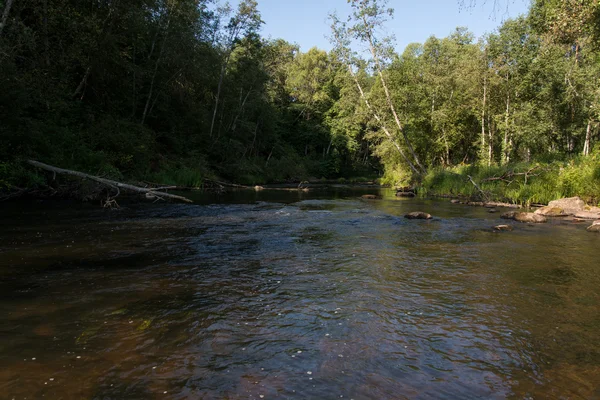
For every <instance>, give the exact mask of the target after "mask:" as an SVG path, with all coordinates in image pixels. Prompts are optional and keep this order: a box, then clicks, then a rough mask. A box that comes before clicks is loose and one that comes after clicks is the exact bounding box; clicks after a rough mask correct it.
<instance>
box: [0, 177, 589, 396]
mask: <svg viewBox="0 0 600 400" xmlns="http://www.w3.org/2000/svg"><path fill="white" fill-rule="evenodd" d="M377 192H378V189H362V190H359V191H356V190H354V191H351V190H347V189H344V188H337V189H335V190H333V191H332V190H329V191H315V192H309V193H304V192H286V191H270V190H265V191H261V192H236V193H234V194H228V195H222V196H218V195H197V196H198V197H197V199H196V200H198V202H199V204H197V205H176V204H154V205H137V206H129V207H123V208H122V209H120V210H116V211H115V210H113V211H110V210H103V209H100V208H99V207H98V206H97V205H95V204H94V205H84V206H82V205H74V204H73V205H69V206H68V207H65V205H64V204H60V205H58V206H55V205H54V206H53V205H47V204H45V203H34V204H28V205H21V206H17V205H7V206H6V207H4V208H3V210H2V211H0V218H2V221H3V224H2V226H1V227H0V398H9V399H12V398H14V399H23V398H28V399H33V398H36V399H37V398H43V397H44V398H51V399H71V398H74V399H75V398H77V399H81V398H90V399H122V398H127V399H134V398H139V399H154V398H160V399H163V398H169V399H187V398H191V399H198V398H203V399H237V398H244V399H260V398H264V399H269V398H289V399H308V398H310V399H335V398H342V396H343V398H348V399H350V398H353V399H402V398H406V399H455V398H461V399H469V398H473V399H474V398H486V399H488V398H518V399H523V398H535V399H538V398H540V399H541V398H544V399H546V398H555V399H563V398H564V399H567V398H568V399H589V398H599V397H600V389H599V386H600V294H599V289H600V262H598V259H599V256H600V235H597V234H592V233H588V232H586V231H585V227H586V225H580V224H572V223H565V222H562V223H560V222H556V223H552V224H545V225H535V226H534V225H527V224H515V225H514V226H515V230H514V231H513V232H502V233H494V232H492V230H491V229H490V228H491V227H492V226H493V225H495V224H498V223H501V220H499V219H498V214H489V213H488V212H487V210H486V209H484V208H474V207H467V206H461V205H454V204H450V203H448V202H447V201H433V200H422V199H396V198H394V197H393V193H391V192H390V191H386V190H382V191H381V193H382V194H383V196H384V199H383V200H375V201H373V200H368V201H367V200H362V199H359V198H358V197H359V196H360V194H364V193H377ZM417 210H419V211H426V212H429V213H431V214H433V215H434V216H435V218H434V219H433V220H429V221H422V220H416V221H415V220H406V219H404V218H403V217H402V216H403V215H404V214H405V213H407V212H411V211H417Z"/></svg>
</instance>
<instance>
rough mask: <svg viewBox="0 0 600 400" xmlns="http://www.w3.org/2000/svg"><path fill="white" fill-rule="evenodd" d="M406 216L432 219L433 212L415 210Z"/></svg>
mask: <svg viewBox="0 0 600 400" xmlns="http://www.w3.org/2000/svg"><path fill="white" fill-rule="evenodd" d="M404 218H408V219H431V214H427V213H424V212H422V211H415V212H411V213H408V214H406V215H405V216H404Z"/></svg>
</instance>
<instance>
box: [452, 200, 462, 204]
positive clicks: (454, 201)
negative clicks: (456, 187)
mask: <svg viewBox="0 0 600 400" xmlns="http://www.w3.org/2000/svg"><path fill="white" fill-rule="evenodd" d="M450 203H452V204H459V203H460V200H458V199H452V200H450Z"/></svg>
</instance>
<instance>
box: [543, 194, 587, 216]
mask: <svg viewBox="0 0 600 400" xmlns="http://www.w3.org/2000/svg"><path fill="white" fill-rule="evenodd" d="M548 207H551V208H554V207H556V208H562V209H563V210H564V212H565V213H567V214H575V213H577V212H579V211H584V210H585V201H583V200H581V199H580V198H579V197H569V198H565V199H558V200H552V201H551V202H550V203H548Z"/></svg>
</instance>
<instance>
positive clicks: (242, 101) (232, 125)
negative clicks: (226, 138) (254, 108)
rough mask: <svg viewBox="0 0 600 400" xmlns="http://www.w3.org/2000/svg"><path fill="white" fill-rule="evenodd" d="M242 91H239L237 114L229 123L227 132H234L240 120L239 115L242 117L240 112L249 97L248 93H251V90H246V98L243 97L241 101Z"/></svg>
mask: <svg viewBox="0 0 600 400" xmlns="http://www.w3.org/2000/svg"><path fill="white" fill-rule="evenodd" d="M242 90H243V89H240V109H239V110H238V112H237V114H236V115H235V118H233V122H232V123H231V127H230V129H228V130H231V132H235V128H236V125H237V121H238V119H239V118H240V115H242V111H244V106H245V105H246V101H248V97H250V93H252V88H250V89H248V93H246V96H245V97H244V99H243V100H242V99H241V96H242V93H243V92H242Z"/></svg>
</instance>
